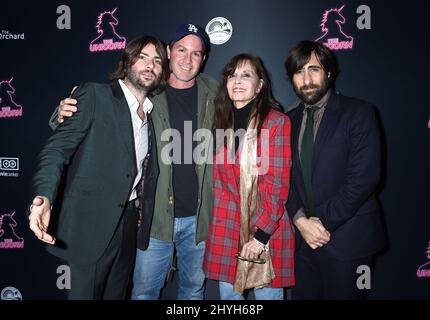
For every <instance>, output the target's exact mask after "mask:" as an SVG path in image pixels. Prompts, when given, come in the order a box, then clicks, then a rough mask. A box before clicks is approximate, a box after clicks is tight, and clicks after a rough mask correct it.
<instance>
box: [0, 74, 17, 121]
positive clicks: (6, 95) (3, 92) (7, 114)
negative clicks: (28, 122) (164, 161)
mask: <svg viewBox="0 0 430 320" xmlns="http://www.w3.org/2000/svg"><path fill="white" fill-rule="evenodd" d="M12 80H13V77H12V78H10V80H9V81H8V80H3V81H0V118H13V117H22V106H21V105H19V104H17V103H16V102H15V101H13V97H12V96H13V94H14V93H15V88H14V87H12Z"/></svg>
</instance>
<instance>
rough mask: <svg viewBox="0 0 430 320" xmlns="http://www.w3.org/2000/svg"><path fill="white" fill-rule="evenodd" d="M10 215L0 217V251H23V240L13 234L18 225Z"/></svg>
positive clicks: (12, 214)
mask: <svg viewBox="0 0 430 320" xmlns="http://www.w3.org/2000/svg"><path fill="white" fill-rule="evenodd" d="M14 215H15V211H14V212H13V213H11V214H2V215H0V249H23V248H24V239H23V238H21V237H20V236H18V235H17V234H16V233H15V227H16V226H17V225H18V224H17V222H16V221H15V219H14V218H13V216H14Z"/></svg>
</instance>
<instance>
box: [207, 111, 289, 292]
mask: <svg viewBox="0 0 430 320" xmlns="http://www.w3.org/2000/svg"><path fill="white" fill-rule="evenodd" d="M262 129H268V130H269V144H268V152H269V167H268V171H267V173H266V174H263V175H260V176H259V178H258V193H259V195H260V201H259V206H258V208H257V210H256V212H255V213H254V214H253V217H252V218H251V224H252V225H253V226H256V227H257V228H260V229H262V230H263V231H264V232H266V233H268V234H270V235H271V237H270V240H269V243H270V253H271V256H272V262H273V268H274V271H275V275H276V277H275V279H273V281H272V286H273V287H288V286H293V285H294V281H295V279H294V231H293V228H292V225H291V221H290V219H289V217H288V214H287V212H286V210H285V207H284V204H285V202H286V200H287V198H288V191H289V186H290V167H291V145H290V132H291V123H290V119H289V118H288V117H287V116H286V115H285V114H283V113H281V112H279V111H275V110H272V111H270V113H269V114H268V116H267V118H266V120H265V121H264V124H263V126H262ZM260 150H261V141H260V138H259V139H258V149H257V152H258V154H259V155H260ZM239 186H240V166H239V161H238V160H236V161H235V163H234V164H228V163H227V161H225V162H224V163H215V164H214V208H213V211H212V220H211V224H210V227H209V235H208V239H207V241H206V251H205V258H204V262H203V269H204V271H205V274H206V277H207V278H209V279H213V280H219V281H225V282H229V283H234V278H235V276H236V267H237V258H236V257H235V254H236V253H238V252H240V243H239V230H240V193H239Z"/></svg>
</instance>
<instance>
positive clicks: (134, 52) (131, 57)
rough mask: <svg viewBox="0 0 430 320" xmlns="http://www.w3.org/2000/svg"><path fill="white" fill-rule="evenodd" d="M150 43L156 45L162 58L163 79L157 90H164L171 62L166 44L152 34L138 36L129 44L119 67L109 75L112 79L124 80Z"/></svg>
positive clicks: (156, 49)
mask: <svg viewBox="0 0 430 320" xmlns="http://www.w3.org/2000/svg"><path fill="white" fill-rule="evenodd" d="M148 44H153V45H154V47H155V51H156V52H157V54H158V55H159V56H160V58H161V64H162V68H161V69H162V70H161V81H160V85H159V86H158V88H155V91H156V92H159V91H161V90H163V89H164V88H165V86H166V85H167V79H168V77H169V64H168V61H167V53H166V46H165V45H164V44H163V43H162V42H161V41H160V40H158V39H157V38H155V37H152V36H143V37H140V38H136V39H133V40H131V41H130V42H129V43H128V44H127V46H126V48H125V49H124V52H123V53H122V56H121V60H120V61H119V63H118V67H117V68H116V70H115V71H114V72H113V73H111V74H110V76H109V78H110V80H118V79H122V80H123V79H124V78H125V77H126V76H127V71H128V70H129V68H130V67H131V66H132V65H134V64H135V63H136V61H137V59H139V55H140V53H141V52H142V49H143V48H145V47H146V46H147V45H148Z"/></svg>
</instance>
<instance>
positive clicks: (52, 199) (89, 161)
mask: <svg viewBox="0 0 430 320" xmlns="http://www.w3.org/2000/svg"><path fill="white" fill-rule="evenodd" d="M167 74H168V72H167V54H166V51H165V48H164V45H163V44H162V43H161V42H160V41H159V40H157V39H155V38H153V37H150V36H147V37H141V38H138V39H135V40H133V41H131V42H130V43H129V44H128V45H127V47H126V49H125V51H124V53H123V55H122V59H121V61H120V62H119V66H118V69H117V70H116V71H115V72H114V73H113V74H112V80H113V81H112V83H111V84H99V83H85V84H83V85H81V86H80V87H79V89H78V90H77V91H76V93H75V95H74V97H75V98H76V99H77V100H78V107H77V111H76V114H75V116H74V117H72V118H70V120H68V121H64V122H63V123H62V124H60V125H59V126H58V127H57V128H56V130H55V131H54V133H53V135H52V136H51V137H50V138H49V139H48V141H47V143H46V145H45V147H44V148H43V150H42V151H41V153H40V155H39V158H38V164H37V169H36V173H35V175H34V178H33V191H32V194H33V196H34V199H33V204H32V206H31V214H30V217H29V219H30V228H31V230H33V232H34V233H35V235H36V236H37V238H38V239H40V240H41V241H44V242H45V243H47V244H49V245H50V246H49V247H48V251H49V252H51V253H52V254H54V255H56V256H58V257H60V258H62V259H64V260H65V261H66V263H67V265H68V266H69V267H70V270H71V288H70V291H69V295H68V297H69V299H125V297H126V293H127V288H128V284H129V280H130V275H131V272H132V270H133V261H134V257H135V252H136V236H137V226H138V218H139V217H138V210H137V205H138V203H137V202H136V200H140V199H138V195H137V190H138V184H139V181H141V177H142V173H143V171H144V168H143V163H144V159H145V157H147V154H148V149H149V142H150V141H149V131H150V129H148V126H149V124H150V122H151V120H150V117H149V113H150V112H151V110H152V102H151V101H150V100H149V99H148V95H149V94H150V93H151V92H153V91H154V90H155V89H158V88H159V87H160V85H163V83H165V81H166V79H167ZM63 176H64V179H65V180H64V181H63V182H64V190H63V192H61V194H60V192H59V185H60V182H62V177H63ZM51 210H53V211H54V212H55V215H52V217H51ZM51 218H52V220H53V221H51ZM144 219H145V218H144ZM53 222H54V223H53ZM144 223H149V222H146V219H145V222H144Z"/></svg>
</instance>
